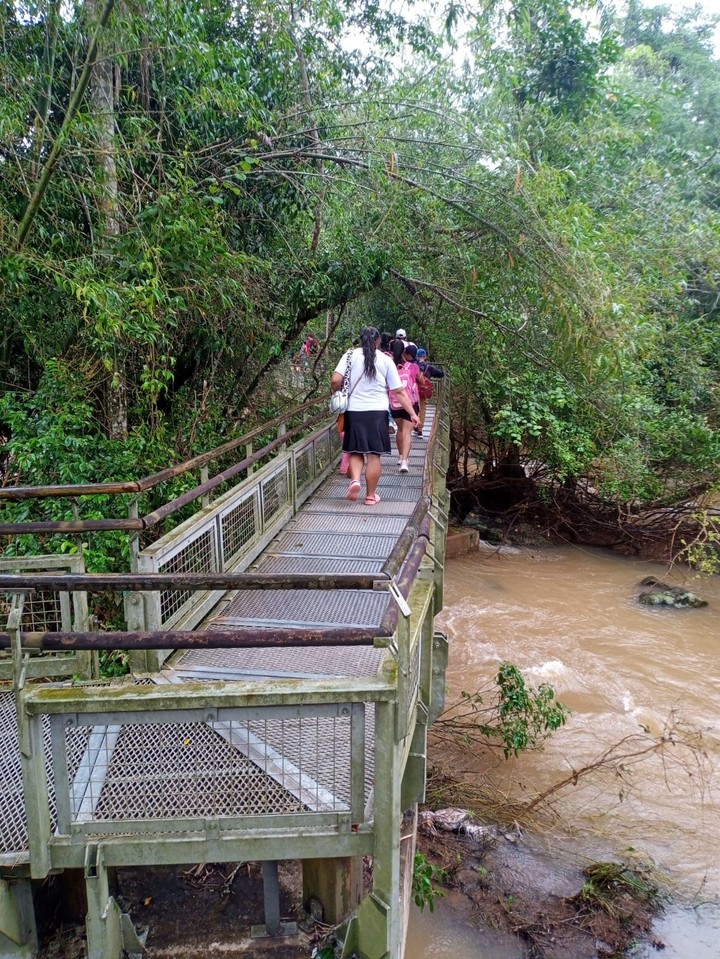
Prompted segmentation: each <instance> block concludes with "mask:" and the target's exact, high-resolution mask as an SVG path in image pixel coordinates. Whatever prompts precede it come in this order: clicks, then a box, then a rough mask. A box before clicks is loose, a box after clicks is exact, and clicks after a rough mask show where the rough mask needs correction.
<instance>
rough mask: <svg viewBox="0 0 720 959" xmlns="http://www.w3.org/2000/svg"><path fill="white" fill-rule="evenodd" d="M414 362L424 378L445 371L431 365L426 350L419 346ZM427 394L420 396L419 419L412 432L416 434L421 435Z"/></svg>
mask: <svg viewBox="0 0 720 959" xmlns="http://www.w3.org/2000/svg"><path fill="white" fill-rule="evenodd" d="M416 362H417V364H418V366H419V367H420V372H421V373H422V374H423V375H424V376H425V379H426V380H430V379H431V378H433V377H434V378H435V379H440V378H441V377H443V376H445V371H444V370H441V369H439V368H438V367H437V366H432V365H431V364H430V363H429V362H428V355H427V350H424V349H422V348H419V349H418V350H417V352H416ZM427 401H428V398H427V396H422V395H421V396H420V408H419V410H418V419H419V420H420V422H419V424H418V425H417V426H416V427H415V428H414V429H413V433H414V434H415V435H416V436H422V435H423V429H424V428H425V414H426V412H427Z"/></svg>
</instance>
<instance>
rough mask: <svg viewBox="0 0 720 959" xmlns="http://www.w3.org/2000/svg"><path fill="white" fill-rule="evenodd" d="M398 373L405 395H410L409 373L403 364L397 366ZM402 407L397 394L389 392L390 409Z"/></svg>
mask: <svg viewBox="0 0 720 959" xmlns="http://www.w3.org/2000/svg"><path fill="white" fill-rule="evenodd" d="M398 375H399V377H400V382H401V383H402V385H403V387H404V388H405V390H406V392H407V395H408V396H410V373H409V372H408V370H407V368H406V367H405V365H403V366H401V367H398ZM402 408H403V407H402V403H401V402H400V400H399V399H398V398H397V396H396V395H395V394H394V393H390V409H391V410H401V409H402Z"/></svg>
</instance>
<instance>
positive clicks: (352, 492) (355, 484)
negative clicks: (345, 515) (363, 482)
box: [345, 480, 360, 502]
mask: <svg viewBox="0 0 720 959" xmlns="http://www.w3.org/2000/svg"><path fill="white" fill-rule="evenodd" d="M359 495H360V483H359V481H358V480H353V481H352V483H351V484H350V485H349V486H348V491H347V496H346V497H345V499H351V500H353V502H354V501H355V500H356V499H357V498H358V496H359Z"/></svg>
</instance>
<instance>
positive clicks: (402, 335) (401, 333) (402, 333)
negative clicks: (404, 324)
mask: <svg viewBox="0 0 720 959" xmlns="http://www.w3.org/2000/svg"><path fill="white" fill-rule="evenodd" d="M395 336H399V337H400V339H402V340H404V339H405V337H406V336H407V333H406V332H405V330H396V331H395Z"/></svg>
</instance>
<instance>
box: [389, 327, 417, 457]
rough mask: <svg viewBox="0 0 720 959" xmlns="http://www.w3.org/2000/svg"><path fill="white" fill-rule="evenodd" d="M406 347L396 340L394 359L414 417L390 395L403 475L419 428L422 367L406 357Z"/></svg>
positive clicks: (393, 345)
mask: <svg viewBox="0 0 720 959" xmlns="http://www.w3.org/2000/svg"><path fill="white" fill-rule="evenodd" d="M405 350H406V346H405V343H404V342H403V340H401V339H399V338H396V339H394V340H393V344H392V358H393V362H394V363H395V366H396V368H397V371H398V375H399V377H400V381H401V383H402V385H403V387H404V388H405V392H406V393H407V396H408V399H409V400H410V404H411V406H412V409H413V414H414V415H413V416H411V415H410V413H409V412H408V410H406V409H404V408H403V407H402V406H401V404H400V403H399V401H398V400H397V398H395V397H394V396H393V395H392V393H391V394H390V412H391V414H392V417H393V419H394V420H395V425H396V426H397V434H396V436H395V442H396V443H397V449H398V469H399V470H400V472H401V473H407V472H408V471H409V469H410V467H409V464H408V460H409V458H410V446H411V444H412V427H413V426H417V425H418V423H419V420H418V418H417V411H418V409H419V400H420V397H419V393H418V386H417V380H418V376H419V374H420V367H419V366H418V365H417V363H413V361H412V359H411V358H410V357H409V356H408V355H406V352H405Z"/></svg>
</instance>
